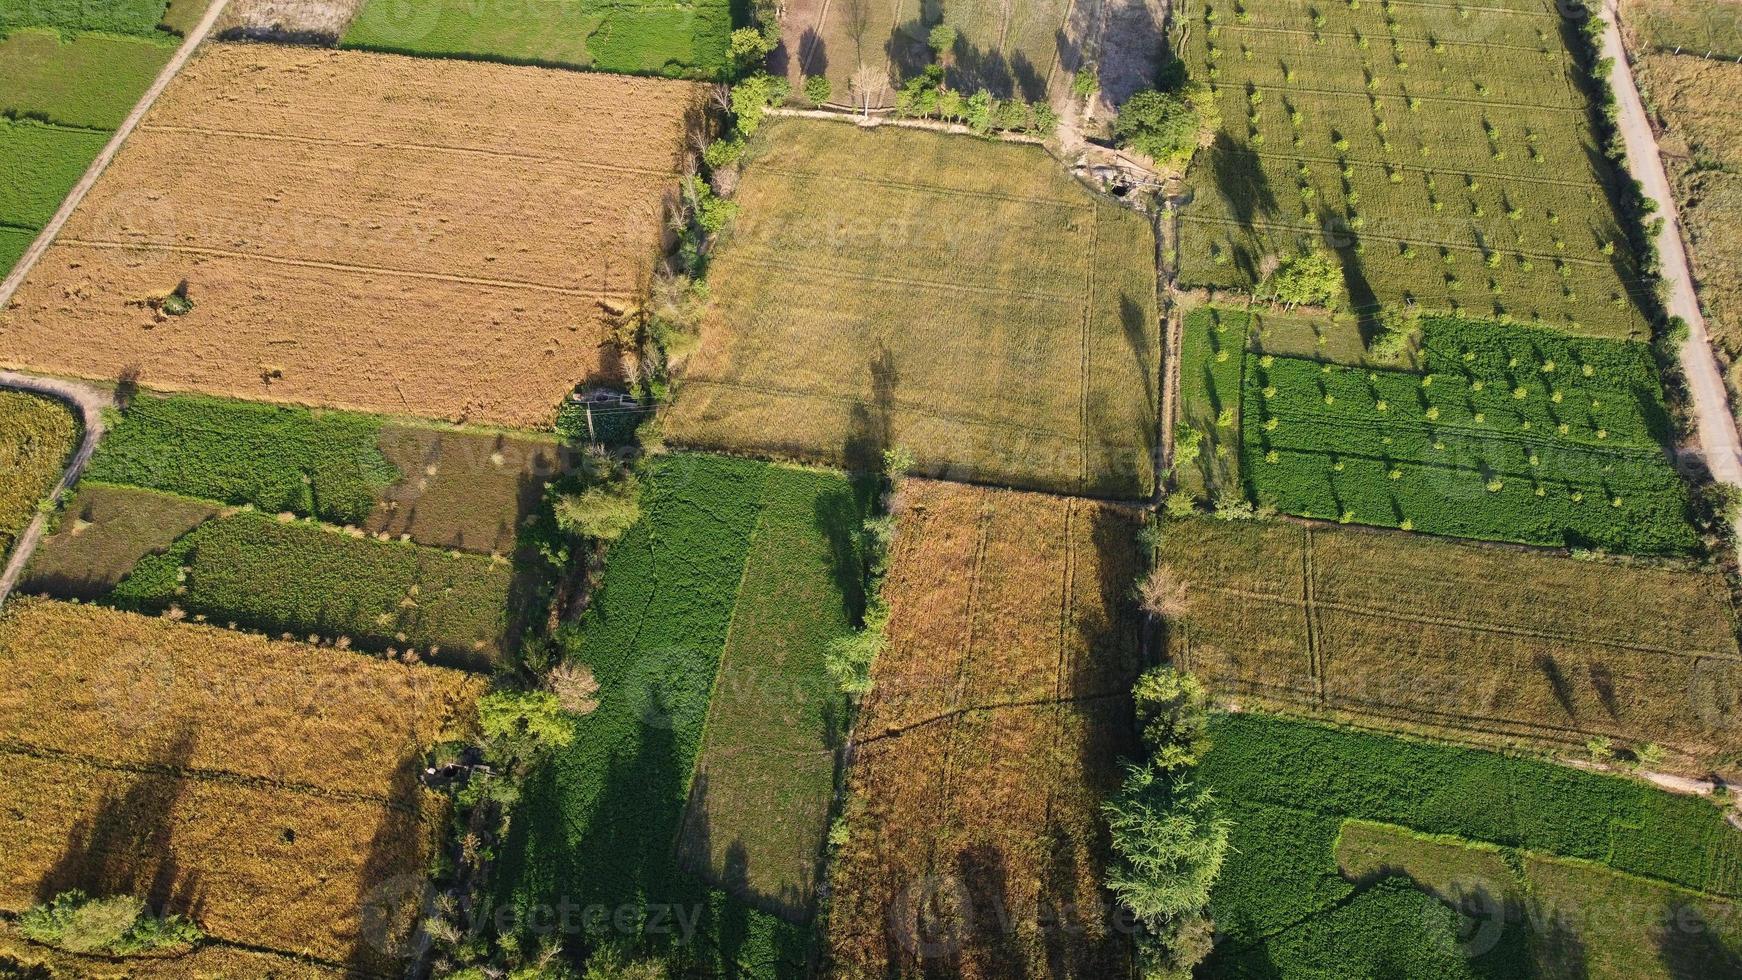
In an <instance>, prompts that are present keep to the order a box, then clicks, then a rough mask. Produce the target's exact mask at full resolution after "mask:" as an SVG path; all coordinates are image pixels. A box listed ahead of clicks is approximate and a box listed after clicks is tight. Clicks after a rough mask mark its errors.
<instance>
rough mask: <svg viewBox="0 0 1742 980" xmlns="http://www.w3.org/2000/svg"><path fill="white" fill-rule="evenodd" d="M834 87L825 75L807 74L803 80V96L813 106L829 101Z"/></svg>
mask: <svg viewBox="0 0 1742 980" xmlns="http://www.w3.org/2000/svg"><path fill="white" fill-rule="evenodd" d="M834 90H835V87H834V85H833V84H832V83H831V82H830V81H829V76H827V75H807V76H805V80H804V98H805V101H806V102H809V103H810V104H811V105H812V106H813V107H814V106H820V105H822V104H823V103H825V102H827V101H829V96H830V95H832V94H834Z"/></svg>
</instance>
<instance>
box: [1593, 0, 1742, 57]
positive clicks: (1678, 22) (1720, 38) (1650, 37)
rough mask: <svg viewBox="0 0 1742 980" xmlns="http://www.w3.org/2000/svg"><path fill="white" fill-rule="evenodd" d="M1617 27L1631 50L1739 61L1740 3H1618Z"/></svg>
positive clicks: (1671, 0)
mask: <svg viewBox="0 0 1742 980" xmlns="http://www.w3.org/2000/svg"><path fill="white" fill-rule="evenodd" d="M1621 26H1622V29H1623V30H1624V31H1626V33H1627V35H1628V42H1629V45H1628V46H1629V47H1631V48H1632V49H1633V50H1635V51H1640V50H1645V51H1665V52H1679V53H1683V54H1689V55H1700V56H1708V55H1709V56H1711V57H1713V58H1724V59H1727V60H1730V61H1734V60H1736V59H1737V58H1742V3H1737V2H1736V0H1709V2H1706V3H1688V2H1687V0H1621Z"/></svg>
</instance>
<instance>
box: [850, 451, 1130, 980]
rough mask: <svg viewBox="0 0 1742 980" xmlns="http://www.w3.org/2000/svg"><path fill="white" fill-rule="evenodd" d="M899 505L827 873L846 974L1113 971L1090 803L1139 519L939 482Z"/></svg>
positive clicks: (1116, 686)
mask: <svg viewBox="0 0 1742 980" xmlns="http://www.w3.org/2000/svg"><path fill="white" fill-rule="evenodd" d="M903 496H904V501H903V503H904V507H905V512H904V514H903V516H902V518H901V524H900V530H899V535H898V539H897V545H896V550H895V552H894V555H893V558H892V562H891V566H890V573H889V578H888V579H887V581H886V583H885V586H884V596H885V597H886V598H887V599H888V600H889V603H890V609H891V614H892V615H891V619H890V623H889V628H888V643H887V645H886V646H885V648H884V651H883V653H882V655H881V657H880V658H879V660H878V662H877V665H876V668H875V671H874V684H875V686H874V688H873V690H872V692H871V694H870V695H869V697H868V698H867V700H866V703H865V706H864V709H863V714H862V716H861V718H860V721H859V725H858V742H857V746H856V749H855V755H854V758H853V764H852V768H851V771H850V773H849V789H850V793H851V796H850V798H849V803H848V809H847V813H848V821H849V827H850V829H851V834H850V839H849V841H848V843H847V844H846V845H845V846H844V847H842V848H841V850H840V851H839V853H838V856H837V858H836V860H835V864H834V866H833V868H832V872H831V875H832V879H833V898H832V911H831V913H830V917H829V937H828V942H829V947H830V951H831V954H832V956H833V957H834V960H835V962H836V964H837V967H838V975H840V976H843V977H853V978H858V977H867V978H868V977H910V976H926V975H931V973H930V972H928V971H935V970H939V969H947V972H949V973H950V975H959V976H963V977H986V978H1003V977H1012V976H1024V975H1031V976H1040V975H1044V976H1073V977H1102V976H1109V975H1113V974H1114V973H1116V972H1119V971H1120V970H1121V969H1123V968H1124V957H1125V956H1126V955H1127V954H1126V944H1125V942H1124V940H1123V938H1122V937H1120V936H1119V935H1117V934H1116V933H1115V932H1114V931H1113V929H1112V927H1111V924H1110V923H1109V922H1108V921H1107V920H1106V919H1105V917H1104V910H1105V908H1106V905H1105V896H1104V895H1103V894H1102V893H1101V889H1100V884H1099V882H1100V880H1101V877H1102V870H1103V865H1104V861H1105V855H1106V846H1107V845H1106V840H1105V838H1104V831H1103V830H1102V828H1101V822H1100V814H1099V807H1100V803H1101V800H1102V799H1103V798H1104V797H1105V795H1106V793H1108V792H1109V791H1110V790H1111V788H1112V787H1113V786H1114V785H1116V784H1117V782H1118V778H1119V774H1118V769H1117V759H1118V757H1119V756H1120V755H1121V754H1122V753H1124V752H1128V751H1130V750H1131V748H1132V746H1130V745H1128V744H1127V742H1128V741H1130V740H1131V731H1130V726H1131V706H1130V700H1129V697H1128V692H1129V691H1130V687H1131V683H1132V680H1133V678H1134V677H1135V675H1136V673H1137V670H1138V666H1139V664H1138V652H1137V645H1136V633H1135V629H1134V620H1133V619H1132V617H1131V616H1130V610H1129V606H1130V603H1129V600H1128V598H1127V594H1128V590H1129V588H1130V585H1131V582H1132V579H1133V577H1134V576H1135V575H1136V573H1137V569H1138V564H1139V562H1138V555H1137V549H1136V545H1135V544H1134V540H1135V535H1136V532H1137V528H1138V520H1137V516H1136V515H1135V514H1134V513H1133V512H1128V511H1126V510H1124V509H1122V508H1118V507H1115V506H1112V505H1106V504H1097V503H1093V502H1089V501H1084V500H1071V499H1066V498H1059V497H1047V496H1042V495H1039V494H1029V493H1018V492H1015V491H1008V490H986V489H978V488H973V487H965V486H959V485H952V484H944V483H925V482H917V481H914V482H910V484H909V485H908V487H907V489H905V490H904V492H903ZM1054 917H1058V918H1054ZM1061 920H1062V921H1061ZM1000 923H1009V927H1008V928H1004V927H1002V926H1001V925H1000ZM1058 964H1064V965H1063V967H1062V968H1057V969H1055V966H1056V965H1058Z"/></svg>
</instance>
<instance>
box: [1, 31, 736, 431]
mask: <svg viewBox="0 0 1742 980" xmlns="http://www.w3.org/2000/svg"><path fill="white" fill-rule="evenodd" d="M703 92H704V89H703V88H702V87H701V86H698V85H694V84H689V83H682V82H672V81H665V80H656V79H642V78H634V79H631V78H621V77H613V76H608V75H599V74H583V73H577V72H558V71H551V70H547V69H540V68H529V67H517V66H505V65H480V64H473V63H465V62H452V61H440V60H429V59H415V58H404V57H399V56H394V55H377V54H365V53H357V52H338V51H325V50H314V49H306V48H289V47H274V46H268V45H214V46H211V47H209V48H207V49H205V50H204V51H203V53H202V54H201V55H200V56H199V57H197V58H196V59H195V60H194V61H193V62H192V63H190V64H189V65H188V67H187V68H186V69H185V70H184V71H183V72H182V73H181V74H180V75H179V76H178V77H177V79H176V80H175V82H174V84H172V85H171V86H170V88H169V89H168V90H167V91H166V92H165V93H164V96H163V98H162V99H161V100H160V101H159V102H158V103H157V105H156V106H155V107H154V108H153V109H152V111H151V113H150V114H149V115H148V116H147V117H146V120H145V122H144V123H143V124H142V125H141V127H140V129H139V131H138V132H137V133H135V134H134V136H133V137H132V139H130V140H129V141H128V143H127V146H126V147H125V148H124V149H123V151H122V152H121V153H120V155H119V156H118V157H117V158H116V160H115V162H114V164H113V165H112V166H111V167H110V168H109V170H108V171H107V172H106V173H105V175H104V178H103V179H102V180H101V181H100V182H99V183H98V184H97V186H96V187H95V188H94V189H93V190H92V192H91V194H90V196H89V197H87V198H86V200H85V201H84V203H83V204H82V205H81V206H80V208H79V209H78V211H77V212H76V213H75V214H74V215H73V217H72V219H71V220H70V221H69V222H68V224H67V226H66V228H65V229H64V230H63V232H62V234H61V235H60V237H59V238H58V239H57V241H56V244H55V246H54V248H52V249H51V250H50V251H49V252H48V253H47V254H46V255H45V256H44V258H43V260H42V262H41V263H39V264H38V265H37V267H36V268H35V270H34V271H33V272H32V274H31V276H30V277H29V279H28V280H27V281H26V283H25V285H24V286H23V288H21V289H20V290H19V292H18V294H17V295H16V297H14V300H13V304H12V307H11V308H10V309H8V310H7V311H5V312H4V313H3V314H0V360H3V361H4V362H5V363H7V364H10V365H14V366H21V367H25V366H27V367H33V368H37V369H40V370H45V371H50V372H54V373H61V374H72V375H78V376H82V377H92V378H114V377H117V376H118V375H119V374H121V373H122V372H123V371H124V370H128V369H133V370H136V371H137V375H138V379H139V381H141V382H142V383H144V384H148V385H151V386H153V387H157V388H163V389H169V390H187V389H197V390H202V391H208V392H212V393H216V394H227V395H235V396H240V397H246V398H259V399H270V400H274V401H289V402H299V403H305V404H321V405H330V406H334V407H341V408H355V409H364V410H377V411H388V412H395V413H402V414H412V415H423V416H430V417H435V418H442V419H449V420H455V421H460V420H472V421H480V422H493V423H500V424H505V425H518V426H541V425H545V424H548V423H549V421H550V420H551V418H552V417H553V415H554V412H555V407H556V404H557V402H558V401H559V400H560V399H561V398H562V397H563V395H564V394H565V393H567V392H568V391H569V390H570V389H571V388H572V387H573V386H574V385H575V384H576V383H577V382H579V381H582V380H585V379H591V378H609V377H615V376H616V375H617V373H618V372H619V370H620V369H619V366H618V365H617V364H616V362H615V359H614V358H613V357H612V356H611V352H610V351H609V350H608V348H607V347H606V346H605V334H604V331H605V323H606V320H607V319H608V317H609V315H610V310H611V309H612V308H613V307H621V306H623V305H625V304H629V303H632V302H633V301H634V300H635V299H636V297H638V296H639V295H640V291H641V290H642V288H643V286H644V283H645V282H646V280H647V277H648V275H649V270H650V269H651V267H652V263H653V261H654V259H655V258H656V256H657V254H658V252H659V250H660V247H661V245H662V242H663V236H664V230H663V217H664V209H665V207H666V203H667V200H668V199H669V197H670V196H671V195H672V194H673V193H674V189H675V182H676V174H677V171H678V167H679V164H680V160H681V156H682V154H683V153H684V152H685V150H684V142H685V135H686V132H687V131H688V129H689V127H691V126H693V125H695V123H696V119H697V114H698V113H699V106H700V100H701V98H702V95H703ZM178 289H180V290H181V291H182V292H183V293H184V294H185V296H186V298H187V299H188V300H190V301H191V302H192V304H193V306H192V309H191V310H189V311H187V312H186V313H185V314H182V315H179V316H170V315H165V314H164V313H163V312H161V310H160V309H159V307H161V306H162V303H161V301H162V300H163V298H164V297H166V296H168V295H169V294H171V293H172V292H176V291H177V290H178ZM75 325H76V329H75Z"/></svg>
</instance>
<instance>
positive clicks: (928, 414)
mask: <svg viewBox="0 0 1742 980" xmlns="http://www.w3.org/2000/svg"><path fill="white" fill-rule="evenodd" d="M683 383H684V384H686V385H701V386H702V387H714V388H732V389H735V390H738V391H748V392H753V393H755V394H758V395H772V396H774V397H777V398H797V399H807V398H811V399H816V400H818V401H826V402H834V403H835V404H838V405H845V406H847V407H850V408H861V407H864V408H868V407H870V406H871V404H872V401H871V399H869V398H859V397H856V396H854V395H838V394H835V393H833V392H827V391H798V390H796V389H791V388H779V387H775V386H774V385H756V384H750V383H748V382H743V381H730V380H726V379H724V378H718V379H716V378H702V377H686V378H684V379H683ZM890 404H891V405H892V406H893V407H895V408H896V409H899V410H901V411H903V412H911V413H913V414H914V415H918V416H921V417H924V418H930V419H937V420H939V421H943V422H950V423H953V424H956V425H971V426H980V427H982V428H988V429H1010V430H1013V431H1016V432H1025V433H1029V434H1031V435H1038V436H1044V437H1046V438H1048V439H1056V440H1058V441H1059V442H1062V443H1067V444H1074V443H1075V442H1076V439H1077V437H1076V436H1074V435H1071V434H1068V433H1064V432H1057V431H1054V430H1052V429H1047V428H1041V427H1038V426H1032V425H1021V424H1019V423H1016V422H1005V421H999V420H997V419H987V418H977V417H974V416H969V415H959V414H956V413H953V412H938V411H932V410H930V409H927V408H924V407H923V405H924V404H925V403H923V402H911V401H905V400H903V399H895V400H893V401H891V402H890ZM1101 445H1109V444H1108V443H1101Z"/></svg>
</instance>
